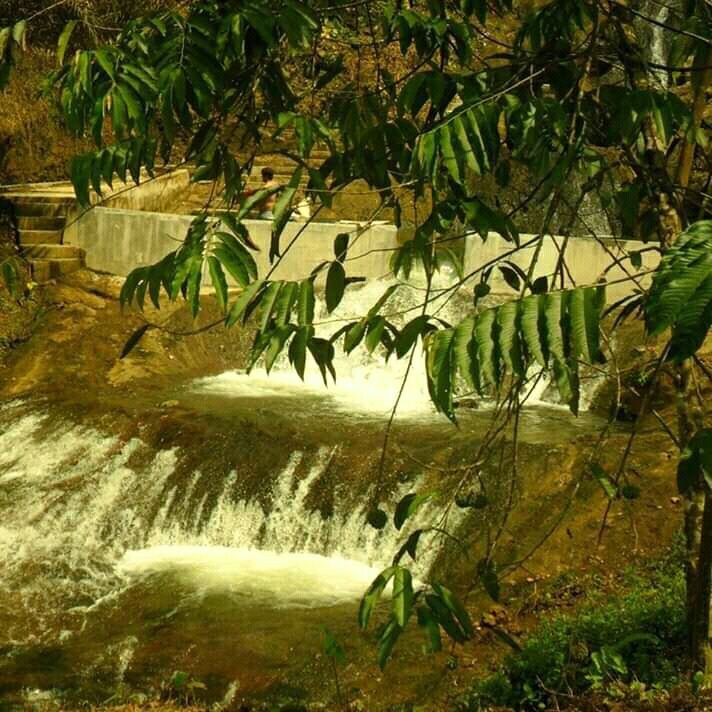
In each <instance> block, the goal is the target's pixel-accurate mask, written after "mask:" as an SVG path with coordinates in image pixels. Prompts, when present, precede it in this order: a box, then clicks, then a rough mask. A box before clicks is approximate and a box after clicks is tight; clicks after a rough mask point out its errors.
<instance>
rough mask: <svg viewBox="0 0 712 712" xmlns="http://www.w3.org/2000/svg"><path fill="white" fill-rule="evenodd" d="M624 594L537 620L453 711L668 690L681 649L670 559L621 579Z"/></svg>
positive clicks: (677, 588) (676, 577)
mask: <svg viewBox="0 0 712 712" xmlns="http://www.w3.org/2000/svg"><path fill="white" fill-rule="evenodd" d="M625 591H626V592H625V593H623V594H620V595H617V596H615V597H612V598H611V597H610V596H606V594H604V593H601V592H598V593H594V594H592V595H590V596H589V600H588V601H587V602H586V603H585V604H583V606H582V607H581V608H580V609H579V610H578V611H577V612H576V613H575V614H569V615H559V616H556V617H554V618H552V619H550V620H548V621H545V622H543V623H542V624H541V625H540V626H539V627H538V628H537V630H536V631H535V632H534V633H533V634H532V635H531V636H530V637H529V639H528V640H527V641H526V643H525V644H524V646H523V648H522V650H521V651H519V652H517V653H516V654H513V655H510V656H509V657H507V658H506V659H505V661H504V663H503V665H502V667H501V670H500V671H498V672H497V673H496V674H495V675H492V676H491V677H488V678H486V679H485V680H482V681H479V682H477V683H476V684H475V685H474V687H473V688H472V690H471V691H470V693H469V694H468V695H467V696H466V698H465V699H464V700H463V701H462V703H461V705H460V709H461V710H468V711H475V710H482V709H487V707H488V706H490V705H501V706H507V707H511V708H514V709H517V710H520V709H522V710H527V709H545V708H546V707H547V706H548V704H549V703H551V702H553V700H554V698H556V697H558V695H562V696H563V697H565V696H567V695H576V694H579V693H582V692H585V691H587V690H591V689H595V690H604V691H605V690H606V689H607V688H609V687H611V686H615V685H618V684H620V683H626V684H629V683H636V684H640V683H642V684H644V685H646V686H649V687H652V686H656V687H666V688H667V687H670V686H672V685H674V684H676V683H677V682H678V681H679V676H680V671H681V670H682V669H683V667H684V650H685V609H684V603H685V584H684V577H683V575H682V565H681V563H680V560H679V557H678V555H677V553H675V554H674V555H672V556H669V557H667V558H666V559H665V560H663V561H660V562H657V564H655V565H653V566H651V567H650V568H649V569H648V570H646V571H643V572H637V573H629V574H628V576H627V577H626V582H625ZM561 702H562V700H559V704H561Z"/></svg>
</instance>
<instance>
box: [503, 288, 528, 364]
mask: <svg viewBox="0 0 712 712" xmlns="http://www.w3.org/2000/svg"><path fill="white" fill-rule="evenodd" d="M518 317H519V305H518V304H517V302H507V303H505V304H502V305H501V306H500V307H499V308H498V309H497V327H498V328H497V330H496V331H497V339H498V341H499V352H500V354H501V356H502V360H503V361H504V364H505V366H506V367H507V369H508V371H509V373H511V374H513V375H517V376H524V374H525V372H526V369H525V367H524V361H523V359H522V344H521V342H520V339H519V330H518Z"/></svg>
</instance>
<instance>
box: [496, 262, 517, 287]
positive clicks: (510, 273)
mask: <svg viewBox="0 0 712 712" xmlns="http://www.w3.org/2000/svg"><path fill="white" fill-rule="evenodd" d="M498 268H499V271H500V272H501V273H502V277H504V281H505V282H506V283H507V284H508V285H509V286H510V287H511V288H512V289H513V290H514V291H515V292H518V291H519V290H520V289H521V282H520V281H519V276H518V275H517V273H516V272H515V271H514V270H513V269H512V268H511V267H507V266H506V265H498Z"/></svg>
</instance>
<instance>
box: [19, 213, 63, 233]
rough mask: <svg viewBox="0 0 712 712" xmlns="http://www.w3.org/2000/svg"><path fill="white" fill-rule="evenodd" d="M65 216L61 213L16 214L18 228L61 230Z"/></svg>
mask: <svg viewBox="0 0 712 712" xmlns="http://www.w3.org/2000/svg"><path fill="white" fill-rule="evenodd" d="M66 221H67V220H66V218H65V217H64V216H63V215H18V216H17V227H18V229H19V230H63V229H64V224H65V223H66Z"/></svg>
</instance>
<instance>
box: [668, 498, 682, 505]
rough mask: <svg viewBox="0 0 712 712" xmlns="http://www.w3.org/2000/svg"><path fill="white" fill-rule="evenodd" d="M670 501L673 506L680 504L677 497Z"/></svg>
mask: <svg viewBox="0 0 712 712" xmlns="http://www.w3.org/2000/svg"><path fill="white" fill-rule="evenodd" d="M670 501H671V502H672V503H673V504H680V498H679V497H670Z"/></svg>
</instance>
